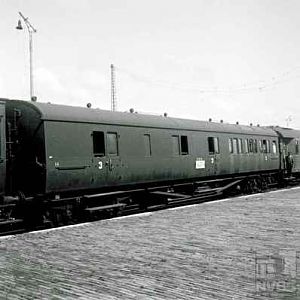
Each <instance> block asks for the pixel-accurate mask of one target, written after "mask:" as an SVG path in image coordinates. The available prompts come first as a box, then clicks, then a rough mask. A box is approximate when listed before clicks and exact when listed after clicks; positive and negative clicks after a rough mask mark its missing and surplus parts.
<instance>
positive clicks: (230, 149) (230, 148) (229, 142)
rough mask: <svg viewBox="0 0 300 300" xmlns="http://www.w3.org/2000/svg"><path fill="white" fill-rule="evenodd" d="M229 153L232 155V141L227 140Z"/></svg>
mask: <svg viewBox="0 0 300 300" xmlns="http://www.w3.org/2000/svg"><path fill="white" fill-rule="evenodd" d="M228 146H229V153H233V149H232V139H228Z"/></svg>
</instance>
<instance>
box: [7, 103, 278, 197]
mask: <svg viewBox="0 0 300 300" xmlns="http://www.w3.org/2000/svg"><path fill="white" fill-rule="evenodd" d="M4 105H5V106H6V111H7V114H6V115H7V123H8V130H7V138H8V140H9V141H8V144H7V147H8V149H7V150H8V151H7V153H8V157H7V159H8V164H7V165H6V168H7V172H6V173H7V187H8V189H10V190H12V191H22V192H23V193H25V194H29V195H30V194H35V193H38V194H40V193H46V194H47V193H64V192H67V191H72V192H75V191H79V190H88V189H90V190H97V189H101V188H103V187H113V186H114V187H115V186H120V185H132V184H151V183H157V182H165V181H177V180H183V179H184V180H186V179H196V178H202V177H211V176H213V177H216V176H221V175H222V176H224V175H230V174H231V175H237V174H243V173H252V172H255V173H257V172H269V171H275V170H278V168H279V148H278V136H277V134H276V132H275V131H274V130H272V129H269V128H263V127H252V126H242V125H228V124H222V123H213V122H201V121H190V120H183V119H174V118H168V117H160V116H148V115H141V114H136V113H116V112H109V111H102V110H98V109H95V110H92V109H88V108H80V107H69V106H62V105H53V104H44V103H33V102H24V101H5V102H3V104H2V107H3V106H4ZM2 126H4V122H2ZM2 131H3V134H2V136H3V137H4V136H5V135H4V129H2ZM4 146H5V145H4V144H2V152H3V154H5V149H4ZM3 161H5V159H3ZM2 173H3V174H5V164H2ZM2 178H4V176H3V177H2ZM3 187H4V183H2V189H3Z"/></svg>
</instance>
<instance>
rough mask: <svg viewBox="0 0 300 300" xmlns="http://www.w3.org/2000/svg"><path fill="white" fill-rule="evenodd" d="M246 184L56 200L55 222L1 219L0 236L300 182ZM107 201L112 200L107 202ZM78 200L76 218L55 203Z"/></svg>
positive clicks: (230, 181)
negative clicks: (78, 207)
mask: <svg viewBox="0 0 300 300" xmlns="http://www.w3.org/2000/svg"><path fill="white" fill-rule="evenodd" d="M244 181H245V177H237V178H225V179H217V180H208V181H201V182H189V183H181V184H176V185H167V186H159V187H152V188H147V189H134V190H127V191H114V192H109V193H100V194H93V195H84V196H82V197H81V198H78V197H73V198H72V197H71V198H64V199H53V201H51V204H52V205H53V207H52V209H51V214H52V220H50V219H47V218H45V217H44V219H43V221H42V222H39V223H37V224H35V223H30V224H29V225H28V221H27V220H26V218H24V219H22V218H8V219H5V220H4V219H3V220H1V219H0V236H5V235H14V234H20V233H25V232H30V231H36V230H43V229H47V228H54V227H60V226H65V225H71V224H79V223H83V222H87V221H96V220H101V219H107V218H113V217H119V216H125V215H130V214H137V213H144V212H151V211H156V210H162V209H167V208H173V207H179V206H184V205H192V204H197V203H202V202H208V201H214V200H219V199H222V198H225V197H228V196H233V197H234V196H240V195H241V194H244V195H247V194H253V193H259V192H266V191H269V190H271V189H279V188H283V187H285V188H286V187H292V186H295V185H299V183H300V180H299V179H298V178H295V177H291V178H284V179H283V180H281V182H280V183H279V182H278V181H269V182H267V181H263V180H258V177H257V176H253V178H252V179H251V180H249V178H248V177H247V184H244ZM108 199H109V201H107V200H108ZM79 200H80V201H79ZM78 201H79V202H80V214H79V215H77V216H75V217H70V216H66V215H67V214H68V212H67V209H66V207H65V206H61V205H60V206H59V205H58V206H57V207H56V206H55V203H57V204H58V203H60V204H61V203H62V202H66V203H67V205H71V204H72V203H78ZM99 203H101V205H99ZM14 205H15V204H11V205H2V206H0V210H1V209H8V208H13V206H14ZM53 216H54V217H53ZM53 220H54V221H53Z"/></svg>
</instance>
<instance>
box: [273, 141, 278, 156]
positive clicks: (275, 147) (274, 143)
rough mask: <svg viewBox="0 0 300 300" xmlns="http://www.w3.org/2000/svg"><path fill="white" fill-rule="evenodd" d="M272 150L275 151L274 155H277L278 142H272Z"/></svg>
mask: <svg viewBox="0 0 300 300" xmlns="http://www.w3.org/2000/svg"><path fill="white" fill-rule="evenodd" d="M272 150H273V153H274V154H276V153H277V143H276V141H273V142H272Z"/></svg>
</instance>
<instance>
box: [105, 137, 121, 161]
mask: <svg viewBox="0 0 300 300" xmlns="http://www.w3.org/2000/svg"><path fill="white" fill-rule="evenodd" d="M106 140H107V153H108V154H109V155H119V149H118V135H117V133H116V132H108V133H107V134H106Z"/></svg>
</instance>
